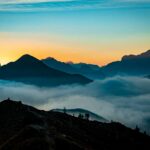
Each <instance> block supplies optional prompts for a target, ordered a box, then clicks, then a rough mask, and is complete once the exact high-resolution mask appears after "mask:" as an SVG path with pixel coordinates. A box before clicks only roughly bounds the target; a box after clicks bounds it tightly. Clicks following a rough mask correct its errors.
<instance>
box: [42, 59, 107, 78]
mask: <svg viewBox="0 0 150 150" xmlns="http://www.w3.org/2000/svg"><path fill="white" fill-rule="evenodd" d="M42 62H43V63H45V64H46V65H47V66H49V67H51V68H54V69H57V70H60V71H64V72H67V73H70V74H80V75H83V76H85V77H87V78H89V79H92V80H95V79H103V78H104V77H105V75H104V73H103V72H102V70H101V68H100V67H99V66H98V65H94V64H86V63H77V64H75V63H65V62H61V61H58V60H56V59H54V58H51V57H48V58H46V59H43V60H42Z"/></svg>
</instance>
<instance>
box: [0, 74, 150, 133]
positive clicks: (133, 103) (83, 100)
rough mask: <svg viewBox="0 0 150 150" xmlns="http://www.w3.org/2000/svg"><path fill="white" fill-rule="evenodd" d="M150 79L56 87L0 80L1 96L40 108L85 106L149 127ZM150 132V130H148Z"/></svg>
mask: <svg viewBox="0 0 150 150" xmlns="http://www.w3.org/2000/svg"><path fill="white" fill-rule="evenodd" d="M149 87H150V80H149V79H146V78H137V77H113V78H108V79H105V80H102V81H95V82H93V83H91V84H88V85H86V86H81V85H70V86H60V87H56V88H39V87H36V86H31V85H25V84H21V83H20V84H18V83H15V82H6V81H0V99H1V100H4V99H6V98H8V97H10V98H11V99H14V100H21V101H23V102H24V103H27V104H30V105H33V106H36V107H37V108H40V109H45V110H50V109H53V108H63V107H64V106H65V107H66V108H79V107H80V108H85V109H88V110H91V111H93V112H95V113H97V114H99V115H101V116H103V117H105V118H106V119H109V120H116V121H120V122H122V123H124V124H126V125H128V126H131V127H135V126H136V125H139V126H140V127H142V128H143V130H145V129H147V130H148V131H149V129H150V122H149V120H150V88H149ZM149 133H150V131H149Z"/></svg>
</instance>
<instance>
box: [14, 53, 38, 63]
mask: <svg viewBox="0 0 150 150" xmlns="http://www.w3.org/2000/svg"><path fill="white" fill-rule="evenodd" d="M20 61H22V62H37V61H38V62H39V61H40V60H38V59H37V58H35V57H33V56H31V55H29V54H25V55H23V56H21V57H20V58H19V59H18V60H17V62H20Z"/></svg>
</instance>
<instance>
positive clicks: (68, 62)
mask: <svg viewBox="0 0 150 150" xmlns="http://www.w3.org/2000/svg"><path fill="white" fill-rule="evenodd" d="M66 64H71V65H73V64H74V63H73V61H67V62H66Z"/></svg>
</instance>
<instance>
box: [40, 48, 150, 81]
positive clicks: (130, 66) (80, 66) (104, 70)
mask: <svg viewBox="0 0 150 150" xmlns="http://www.w3.org/2000/svg"><path fill="white" fill-rule="evenodd" d="M42 61H43V62H44V63H45V64H46V65H47V66H49V67H51V68H54V69H57V70H60V71H64V72H67V73H70V74H74V73H77V74H81V75H83V76H85V77H87V78H90V79H92V80H95V79H104V78H105V77H109V76H114V75H132V76H145V75H148V74H150V50H148V51H146V52H144V53H141V54H139V55H125V56H123V57H122V59H121V61H115V62H112V63H109V64H107V65H106V66H103V67H99V66H98V65H94V64H86V63H77V64H75V63H72V62H69V63H65V62H61V61H58V60H56V59H54V58H51V57H48V58H46V59H43V60H42Z"/></svg>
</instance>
